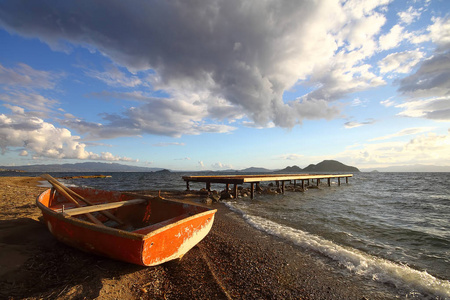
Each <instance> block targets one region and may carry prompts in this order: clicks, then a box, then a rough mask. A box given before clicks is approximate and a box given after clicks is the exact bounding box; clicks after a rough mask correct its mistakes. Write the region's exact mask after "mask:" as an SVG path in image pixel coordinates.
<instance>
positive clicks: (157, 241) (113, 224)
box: [36, 180, 216, 266]
mask: <svg viewBox="0 0 450 300" xmlns="http://www.w3.org/2000/svg"><path fill="white" fill-rule="evenodd" d="M49 181H50V180H49ZM51 183H52V184H53V186H54V188H52V189H49V190H47V191H45V192H43V193H42V194H41V195H39V196H38V197H37V199H36V203H37V206H38V207H39V208H40V209H41V211H42V214H43V217H44V221H45V224H46V225H47V227H48V229H49V230H50V232H51V233H52V234H53V235H54V236H55V237H56V238H57V239H58V240H60V241H61V242H63V243H65V244H68V245H70V246H73V247H76V248H78V249H81V250H84V251H87V252H92V253H95V254H99V255H103V256H107V257H110V258H113V259H117V260H122V261H126V262H130V263H134V264H138V265H143V266H154V265H158V264H161V263H164V262H166V261H169V260H173V259H177V258H181V257H182V256H183V255H184V254H185V253H186V252H188V251H189V250H190V249H191V248H192V247H194V246H195V245H196V244H197V243H198V242H200V241H201V240H202V239H203V238H204V237H205V236H206V235H207V234H208V232H209V231H210V229H211V227H212V224H213V221H214V214H215V213H216V210H215V209H209V208H206V207H202V206H197V205H192V204H186V203H182V202H177V201H170V200H165V199H162V198H161V197H146V196H140V195H139V196H136V195H134V196H133V195H132V194H127V193H119V192H113V191H102V190H95V189H83V188H71V189H68V188H66V187H64V186H61V185H59V186H58V185H57V184H56V183H54V182H51ZM55 188H56V189H55ZM67 194H69V196H67ZM73 195H77V196H79V199H83V200H84V201H87V202H89V203H90V204H91V205H86V206H84V204H83V205H81V204H78V202H74V201H71V200H73V199H71V196H73ZM87 199H89V201H88V200H87ZM77 204H78V205H77ZM92 219H96V222H95V223H93V222H92Z"/></svg>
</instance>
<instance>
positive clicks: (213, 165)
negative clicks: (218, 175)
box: [211, 162, 233, 170]
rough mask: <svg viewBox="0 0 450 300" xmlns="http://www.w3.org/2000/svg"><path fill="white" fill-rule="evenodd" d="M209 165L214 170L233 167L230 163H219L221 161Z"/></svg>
mask: <svg viewBox="0 0 450 300" xmlns="http://www.w3.org/2000/svg"><path fill="white" fill-rule="evenodd" d="M211 167H212V168H213V169H214V170H227V169H232V168H233V166H232V165H229V164H223V163H221V162H217V163H215V164H212V165H211Z"/></svg>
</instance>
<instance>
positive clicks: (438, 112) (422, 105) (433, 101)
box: [395, 97, 450, 121]
mask: <svg viewBox="0 0 450 300" xmlns="http://www.w3.org/2000/svg"><path fill="white" fill-rule="evenodd" d="M395 107H397V108H402V109H403V111H402V112H400V113H399V114H398V115H400V116H404V117H412V118H427V119H433V120H440V121H450V97H434V98H428V99H419V100H414V101H408V102H405V103H403V104H399V105H396V106H395Z"/></svg>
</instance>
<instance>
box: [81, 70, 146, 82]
mask: <svg viewBox="0 0 450 300" xmlns="http://www.w3.org/2000/svg"><path fill="white" fill-rule="evenodd" d="M85 74H86V75H88V76H90V77H93V78H96V79H98V80H101V81H103V82H104V83H106V84H107V85H109V86H113V87H136V86H139V85H141V84H143V82H142V81H141V79H140V78H139V77H138V76H136V75H127V74H125V73H124V72H122V71H120V70H119V69H118V68H117V67H116V66H113V65H110V66H108V67H107V70H106V71H104V72H100V71H96V70H86V71H85Z"/></svg>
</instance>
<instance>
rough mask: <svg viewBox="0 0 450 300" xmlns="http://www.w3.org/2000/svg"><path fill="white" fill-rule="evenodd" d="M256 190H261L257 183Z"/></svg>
mask: <svg viewBox="0 0 450 300" xmlns="http://www.w3.org/2000/svg"><path fill="white" fill-rule="evenodd" d="M256 190H257V191H260V190H261V188H260V186H259V182H257V183H256Z"/></svg>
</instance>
